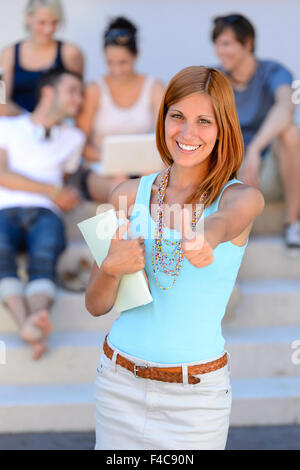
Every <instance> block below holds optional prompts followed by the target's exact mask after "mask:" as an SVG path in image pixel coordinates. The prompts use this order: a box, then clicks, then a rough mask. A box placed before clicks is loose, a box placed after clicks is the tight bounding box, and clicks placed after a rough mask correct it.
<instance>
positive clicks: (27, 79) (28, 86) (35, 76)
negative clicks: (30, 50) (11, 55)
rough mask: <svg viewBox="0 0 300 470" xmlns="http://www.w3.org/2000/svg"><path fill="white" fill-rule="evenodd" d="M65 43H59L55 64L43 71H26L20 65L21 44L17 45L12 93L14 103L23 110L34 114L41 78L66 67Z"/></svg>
mask: <svg viewBox="0 0 300 470" xmlns="http://www.w3.org/2000/svg"><path fill="white" fill-rule="evenodd" d="M62 45H63V43H62V42H61V41H57V53H56V58H55V60H54V62H53V64H52V65H51V66H49V67H46V68H45V69H41V70H34V71H31V70H26V69H24V68H23V67H21V65H20V46H21V42H19V43H17V44H16V45H15V67H14V77H13V91H12V101H14V102H15V103H17V104H18V105H19V106H20V107H21V108H23V109H26V110H27V111H29V112H32V111H33V110H34V108H35V104H36V96H35V91H36V85H37V83H38V80H39V78H40V76H41V75H42V74H43V73H45V72H47V71H48V70H50V69H53V68H62V67H64V65H63V61H62V56H61V49H62Z"/></svg>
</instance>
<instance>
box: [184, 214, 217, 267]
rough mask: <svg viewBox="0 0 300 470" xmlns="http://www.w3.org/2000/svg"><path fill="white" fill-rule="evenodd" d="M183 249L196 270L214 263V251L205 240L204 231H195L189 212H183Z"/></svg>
mask: <svg viewBox="0 0 300 470" xmlns="http://www.w3.org/2000/svg"><path fill="white" fill-rule="evenodd" d="M182 249H183V254H184V256H185V257H186V258H187V260H188V261H189V262H190V263H191V264H192V265H193V266H195V267H196V268H204V267H205V266H208V265H210V264H211V263H212V262H213V261H214V256H213V249H212V247H211V246H210V244H209V243H208V241H207V240H205V234H204V231H199V230H198V231H195V232H194V231H193V230H192V226H191V221H190V217H189V212H188V210H187V209H183V210H182Z"/></svg>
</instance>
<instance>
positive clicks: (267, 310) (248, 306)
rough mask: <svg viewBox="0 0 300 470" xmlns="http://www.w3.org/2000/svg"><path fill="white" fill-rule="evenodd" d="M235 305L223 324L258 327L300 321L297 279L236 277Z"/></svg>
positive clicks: (296, 323)
mask: <svg viewBox="0 0 300 470" xmlns="http://www.w3.org/2000/svg"><path fill="white" fill-rule="evenodd" d="M236 289H237V293H235V295H236V296H237V301H236V302H235V303H236V307H234V308H233V309H229V311H228V312H227V314H226V315H225V317H224V320H223V324H224V326H226V325H227V326H234V327H241V328H243V327H260V326H292V325H300V280H285V279H266V280H264V279H263V280H259V281H239V282H237V284H236Z"/></svg>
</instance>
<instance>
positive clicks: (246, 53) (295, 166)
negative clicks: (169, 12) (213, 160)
mask: <svg viewBox="0 0 300 470" xmlns="http://www.w3.org/2000/svg"><path fill="white" fill-rule="evenodd" d="M212 40H213V42H214V44H215V50H216V53H217V55H218V57H219V59H220V61H221V67H220V70H221V71H223V72H224V73H225V74H226V75H227V77H228V78H229V80H230V81H231V84H232V86H233V90H234V94H235V99H236V105H237V110H238V115H239V120H240V124H241V129H242V133H243V137H244V143H245V157H244V162H243V165H242V167H241V170H240V174H239V177H240V179H241V180H243V181H244V182H245V183H247V184H249V185H251V186H256V187H259V188H260V190H261V191H262V193H263V195H264V197H265V199H266V200H267V201H268V200H276V199H280V198H282V197H283V196H284V199H285V205H286V207H285V217H284V229H285V230H284V232H285V242H286V245H287V246H288V247H297V248H300V220H299V219H300V134H299V129H298V128H297V126H296V124H295V122H294V106H293V103H292V89H291V84H292V80H293V78H292V75H291V73H290V71H289V70H288V69H286V68H285V67H284V66H282V65H281V64H279V63H278V62H274V61H270V60H259V59H257V58H256V57H255V55H254V51H255V30H254V27H253V25H252V24H251V23H250V22H249V20H247V18H245V17H244V16H242V15H238V14H234V15H228V16H224V17H218V18H215V20H214V28H213V31H212Z"/></svg>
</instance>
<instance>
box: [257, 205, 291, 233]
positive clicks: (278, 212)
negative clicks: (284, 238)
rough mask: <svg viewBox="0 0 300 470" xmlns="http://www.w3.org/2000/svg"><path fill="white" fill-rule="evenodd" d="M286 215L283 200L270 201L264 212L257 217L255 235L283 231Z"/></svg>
mask: <svg viewBox="0 0 300 470" xmlns="http://www.w3.org/2000/svg"><path fill="white" fill-rule="evenodd" d="M283 216H284V203H283V201H276V202H268V203H266V205H265V208H264V210H263V212H262V213H261V214H260V215H259V216H258V217H257V218H256V219H255V222H254V224H253V228H252V232H251V233H252V234H253V235H263V234H265V235H266V234H279V233H281V232H282V226H283Z"/></svg>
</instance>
